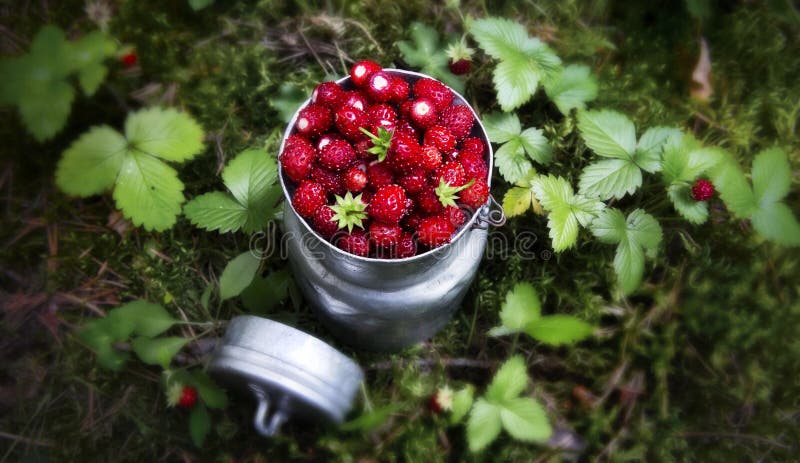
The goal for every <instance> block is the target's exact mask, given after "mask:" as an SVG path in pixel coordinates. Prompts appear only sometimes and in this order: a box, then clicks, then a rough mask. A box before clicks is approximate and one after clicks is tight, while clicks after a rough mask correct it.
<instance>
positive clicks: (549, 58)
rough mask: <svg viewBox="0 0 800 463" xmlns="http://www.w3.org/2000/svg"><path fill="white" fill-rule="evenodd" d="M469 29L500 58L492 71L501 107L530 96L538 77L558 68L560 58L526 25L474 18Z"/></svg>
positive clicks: (507, 108) (508, 107)
mask: <svg viewBox="0 0 800 463" xmlns="http://www.w3.org/2000/svg"><path fill="white" fill-rule="evenodd" d="M469 32H470V33H471V34H472V36H473V37H474V38H475V40H476V41H477V42H478V45H479V46H480V47H481V48H482V49H483V50H484V51H485V52H486V53H487V54H488V55H489V56H491V57H492V58H495V59H497V60H499V61H500V62H499V63H498V64H497V67H496V68H495V70H494V73H493V79H492V80H493V82H494V84H495V89H496V90H497V101H498V103H500V107H501V108H502V109H503V111H506V112H508V111H512V110H514V109H515V108H518V107H520V106H522V105H523V104H524V103H526V102H527V101H528V100H530V99H531V97H532V96H533V94H534V93H536V89H537V88H538V85H539V81H541V80H543V79H549V78H552V77H553V76H554V75H556V74H557V73H558V72H560V70H561V60H560V59H559V58H558V56H556V54H555V53H554V52H553V51H552V50H551V49H550V47H548V46H547V45H545V44H544V43H543V42H542V41H540V40H539V39H537V38H532V37H530V36H529V35H528V32H527V31H526V30H525V28H524V27H523V26H522V25H521V24H519V23H517V22H514V21H510V20H507V19H502V18H485V19H480V20H477V21H474V22H473V23H472V24H471V25H470V26H469Z"/></svg>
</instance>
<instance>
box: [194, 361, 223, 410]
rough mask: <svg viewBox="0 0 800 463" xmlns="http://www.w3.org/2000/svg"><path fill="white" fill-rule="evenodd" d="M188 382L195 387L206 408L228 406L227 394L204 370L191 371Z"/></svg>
mask: <svg viewBox="0 0 800 463" xmlns="http://www.w3.org/2000/svg"><path fill="white" fill-rule="evenodd" d="M189 382H190V383H191V385H192V386H194V387H195V388H196V389H197V393H198V394H199V395H200V398H201V399H202V400H203V403H205V404H206V406H208V408H225V407H227V406H228V395H227V394H226V393H225V390H224V389H222V388H220V387H219V386H217V384H216V383H214V381H212V380H211V378H209V376H208V375H207V374H206V373H205V372H204V371H202V370H195V371H193V372H192V373H191V376H190V380H189Z"/></svg>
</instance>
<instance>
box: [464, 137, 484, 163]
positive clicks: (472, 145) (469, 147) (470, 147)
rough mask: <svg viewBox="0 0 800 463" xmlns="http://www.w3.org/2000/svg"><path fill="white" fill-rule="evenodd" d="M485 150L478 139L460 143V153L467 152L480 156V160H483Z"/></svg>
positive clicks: (468, 139)
mask: <svg viewBox="0 0 800 463" xmlns="http://www.w3.org/2000/svg"><path fill="white" fill-rule="evenodd" d="M485 148H486V147H485V146H484V145H483V142H482V141H481V139H480V138H475V137H470V138H467V139H466V140H464V141H463V142H462V143H461V151H462V152H468V153H470V154H474V155H476V156H480V157H481V158H483V152H484V150H485Z"/></svg>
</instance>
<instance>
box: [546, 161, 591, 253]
mask: <svg viewBox="0 0 800 463" xmlns="http://www.w3.org/2000/svg"><path fill="white" fill-rule="evenodd" d="M531 189H532V190H533V194H534V196H536V199H538V201H539V203H540V204H541V206H542V208H544V209H545V210H546V211H548V213H549V214H548V217H547V226H548V228H549V229H550V233H549V235H550V239H551V240H553V249H554V250H555V251H556V252H560V251H563V250H564V249H567V248H569V247H571V246H573V245H574V244H575V243H576V241H577V239H578V229H579V225H583V226H588V225H589V223H591V220H592V219H593V218H594V216H596V215H597V214H598V213H599V212H600V211H602V210H603V208H604V207H605V205H604V204H603V203H602V202H601V201H599V200H597V199H595V198H588V197H585V196H583V195H575V194H574V193H573V191H572V186H571V185H570V184H569V182H568V181H567V180H566V179H564V178H561V177H554V176H552V175H548V176H543V175H540V176H538V177H536V178H534V179H533V180H531Z"/></svg>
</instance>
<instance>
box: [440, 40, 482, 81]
mask: <svg viewBox="0 0 800 463" xmlns="http://www.w3.org/2000/svg"><path fill="white" fill-rule="evenodd" d="M473 53H475V50H473V49H472V48H469V47H468V46H467V41H466V40H464V39H463V38H462V39H461V41H460V42H456V43H454V44H452V45H450V47H448V48H447V56H448V57H449V58H450V63H449V65H450V72H452V73H453V74H455V75H459V76H460V75H462V74H466V73H468V72H469V70H470V68H471V67H472V54H473Z"/></svg>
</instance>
